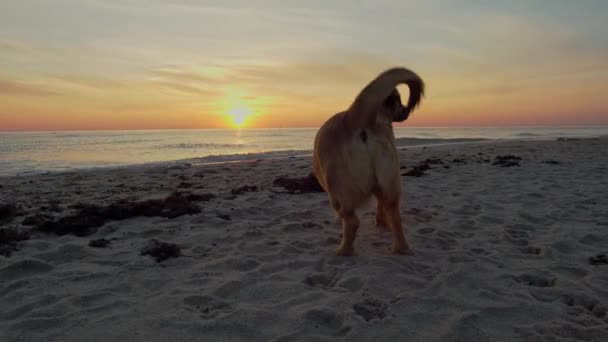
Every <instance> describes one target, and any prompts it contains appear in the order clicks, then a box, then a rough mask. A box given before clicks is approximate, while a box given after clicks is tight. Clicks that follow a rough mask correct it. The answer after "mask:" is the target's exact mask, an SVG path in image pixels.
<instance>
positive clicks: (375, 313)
mask: <svg viewBox="0 0 608 342" xmlns="http://www.w3.org/2000/svg"><path fill="white" fill-rule="evenodd" d="M353 310H355V313H356V314H357V315H359V316H360V317H361V318H363V319H364V320H365V321H366V322H369V321H371V320H373V319H379V320H382V319H384V318H385V317H386V316H387V312H388V305H387V304H386V303H384V302H382V301H380V300H378V299H375V298H366V299H365V300H363V301H362V302H359V303H356V304H355V305H353Z"/></svg>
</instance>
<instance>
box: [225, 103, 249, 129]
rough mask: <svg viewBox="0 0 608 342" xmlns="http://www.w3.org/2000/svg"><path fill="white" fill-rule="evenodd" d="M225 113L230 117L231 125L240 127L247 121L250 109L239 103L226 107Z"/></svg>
mask: <svg viewBox="0 0 608 342" xmlns="http://www.w3.org/2000/svg"><path fill="white" fill-rule="evenodd" d="M226 114H227V115H228V116H229V117H230V119H231V121H232V125H234V126H235V127H236V128H242V127H243V126H245V124H246V123H247V119H248V118H249V116H251V114H252V110H251V108H249V107H246V106H243V105H240V106H235V107H232V108H230V109H228V110H227V111H226Z"/></svg>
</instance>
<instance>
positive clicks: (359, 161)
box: [313, 67, 425, 256]
mask: <svg viewBox="0 0 608 342" xmlns="http://www.w3.org/2000/svg"><path fill="white" fill-rule="evenodd" d="M400 84H406V85H407V86H408V88H409V91H410V94H409V99H408V102H407V106H404V105H403V104H402V103H401V96H400V95H399V91H398V90H397V86H398V85H400ZM424 87H425V84H424V82H423V80H422V79H421V78H420V76H418V75H417V74H416V73H414V72H413V71H411V70H409V69H407V68H404V67H392V68H389V69H386V70H384V71H383V72H381V73H380V74H379V75H377V76H376V78H375V79H373V80H372V81H371V82H370V83H369V84H367V86H365V87H364V88H363V89H362V90H361V91H360V92H359V94H358V95H357V96H356V97H355V99H354V101H353V102H352V104H351V105H350V107H348V109H346V110H345V111H342V112H339V113H336V114H334V115H333V116H332V117H330V118H329V119H328V120H327V121H326V122H325V123H324V124H323V125H322V126H321V127H320V128H319V130H318V131H317V133H316V135H315V138H314V147H313V174H314V175H315V177H316V178H317V180H318V181H319V184H320V185H321V187H322V188H323V189H324V190H325V192H327V194H328V196H329V202H330V205H331V207H332V208H333V210H335V212H336V213H337V214H338V216H339V217H340V219H341V221H342V241H341V242H340V245H339V246H338V247H337V248H336V250H335V252H334V254H335V255H338V256H346V255H353V254H354V241H355V236H356V233H357V229H358V228H359V218H358V217H357V213H356V211H357V209H358V208H360V207H361V206H362V205H364V204H365V203H366V202H368V200H369V199H370V198H372V196H373V197H375V198H376V200H377V205H378V206H377V212H376V224H377V225H378V226H379V227H385V228H386V227H387V226H388V227H389V228H390V229H391V231H392V233H393V245H392V253H393V254H406V253H410V252H411V250H410V246H409V244H408V242H407V240H406V238H405V235H404V229H403V227H402V224H401V216H400V213H399V203H400V198H401V191H402V189H401V176H400V173H399V167H400V164H399V156H398V154H397V148H396V146H395V136H394V133H393V124H392V123H393V122H402V121H405V120H406V119H407V118H408V117H409V115H410V113H411V112H412V111H414V110H415V109H416V107H418V106H419V104H420V102H421V99H422V97H423V96H424Z"/></svg>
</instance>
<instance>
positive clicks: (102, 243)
mask: <svg viewBox="0 0 608 342" xmlns="http://www.w3.org/2000/svg"><path fill="white" fill-rule="evenodd" d="M109 245H110V240H107V239H104V238H101V239H97V240H91V241H90V242H89V247H93V248H106V247H108V246H109Z"/></svg>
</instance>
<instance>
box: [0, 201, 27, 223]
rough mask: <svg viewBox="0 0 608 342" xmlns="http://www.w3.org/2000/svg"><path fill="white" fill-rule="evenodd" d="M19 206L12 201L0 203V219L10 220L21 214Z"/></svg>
mask: <svg viewBox="0 0 608 342" xmlns="http://www.w3.org/2000/svg"><path fill="white" fill-rule="evenodd" d="M21 214H22V212H21V208H19V207H18V206H17V205H15V204H13V203H0V221H4V220H10V219H12V218H13V217H15V216H19V215H21Z"/></svg>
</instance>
